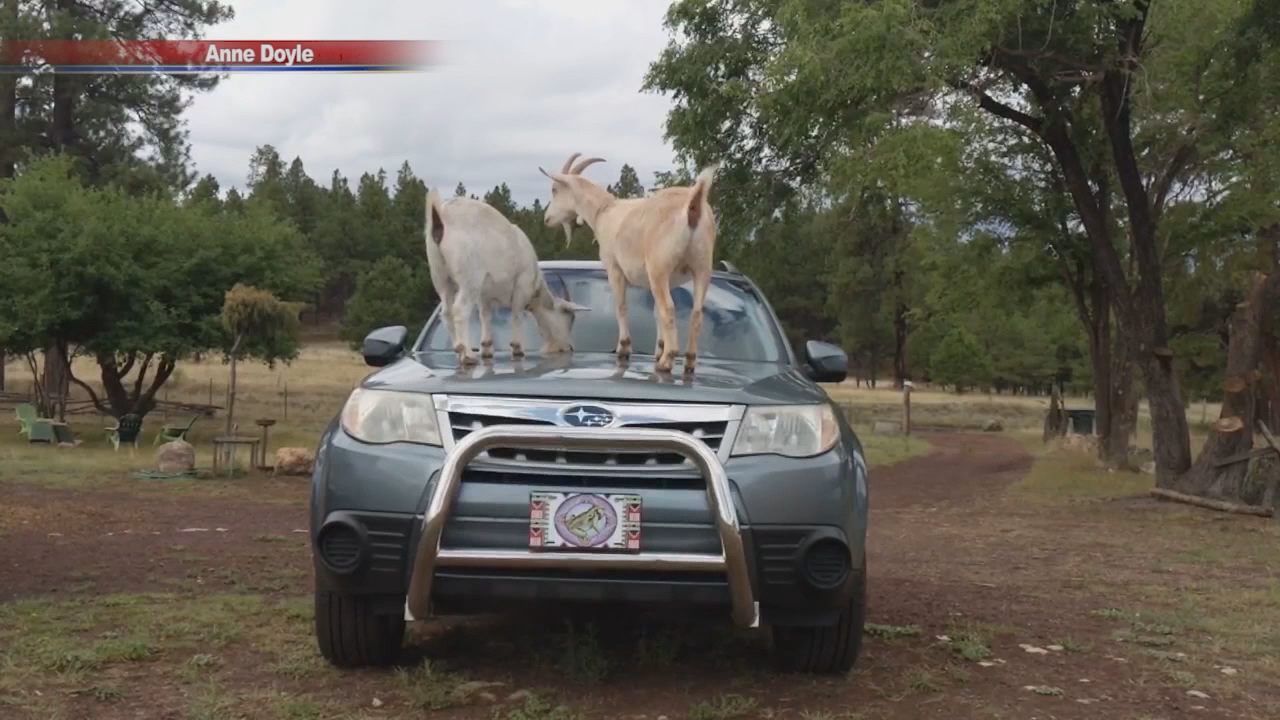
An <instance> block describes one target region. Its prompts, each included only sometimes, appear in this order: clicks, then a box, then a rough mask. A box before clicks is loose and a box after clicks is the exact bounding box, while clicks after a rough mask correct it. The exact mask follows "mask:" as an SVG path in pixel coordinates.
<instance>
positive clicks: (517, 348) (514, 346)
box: [511, 343, 524, 358]
mask: <svg viewBox="0 0 1280 720" xmlns="http://www.w3.org/2000/svg"><path fill="white" fill-rule="evenodd" d="M511 357H513V358H518V357H524V346H523V345H521V344H520V343H511Z"/></svg>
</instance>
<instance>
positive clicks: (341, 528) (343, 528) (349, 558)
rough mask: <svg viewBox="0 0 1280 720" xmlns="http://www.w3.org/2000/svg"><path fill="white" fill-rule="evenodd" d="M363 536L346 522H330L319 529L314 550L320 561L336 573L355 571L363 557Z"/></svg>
mask: <svg viewBox="0 0 1280 720" xmlns="http://www.w3.org/2000/svg"><path fill="white" fill-rule="evenodd" d="M364 546H365V539H364V534H363V533H362V532H360V530H359V529H358V528H356V527H355V526H353V525H350V524H348V523H346V522H341V521H339V522H331V523H329V524H328V525H325V526H324V527H323V528H321V529H320V537H319V538H317V540H316V548H317V550H318V551H319V553H320V561H321V562H323V563H324V564H325V566H326V567H328V568H329V569H330V570H332V571H334V572H337V573H348V572H351V571H352V570H355V569H356V567H357V566H358V565H359V564H360V561H361V559H362V558H363V555H364Z"/></svg>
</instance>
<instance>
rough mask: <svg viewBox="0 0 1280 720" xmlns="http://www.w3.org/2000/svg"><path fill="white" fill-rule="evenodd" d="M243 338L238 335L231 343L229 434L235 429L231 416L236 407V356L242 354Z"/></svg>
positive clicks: (228, 388) (227, 431)
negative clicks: (241, 342)
mask: <svg viewBox="0 0 1280 720" xmlns="http://www.w3.org/2000/svg"><path fill="white" fill-rule="evenodd" d="M241 339H242V337H241V336H237V337H236V341H235V342H234V343H232V345H231V353H230V356H231V379H230V381H229V382H228V383H227V427H226V434H227V435H231V434H232V430H233V429H234V425H233V423H232V418H231V416H232V414H233V413H234V412H235V409H236V356H237V355H239V354H240V341H241Z"/></svg>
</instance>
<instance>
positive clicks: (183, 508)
mask: <svg viewBox="0 0 1280 720" xmlns="http://www.w3.org/2000/svg"><path fill="white" fill-rule="evenodd" d="M929 441H930V443H931V444H932V446H933V448H934V449H933V451H932V452H931V453H930V454H928V455H926V456H923V457H919V458H916V459H913V460H908V461H906V462H903V463H901V464H899V465H896V466H892V467H889V468H884V469H879V470H875V471H873V474H872V488H871V502H872V510H871V538H870V544H869V558H868V562H869V567H870V584H869V592H870V599H869V609H868V621H869V623H871V624H870V625H869V626H868V630H867V633H868V637H867V643H866V645H865V650H864V655H863V656H862V658H861V659H860V661H859V663H858V667H857V668H856V669H855V671H854V673H853V674H852V675H851V677H849V678H838V679H826V678H821V679H814V678H806V677H794V676H783V675H777V674H774V673H773V672H772V671H771V670H770V669H769V667H768V665H767V664H766V663H765V661H764V659H763V654H764V647H763V643H764V642H767V640H764V639H761V638H759V637H757V636H752V637H746V638H744V637H740V636H739V635H738V634H736V633H732V632H727V631H724V630H722V629H720V628H703V627H696V628H675V629H672V628H663V627H657V628H656V629H655V627H654V626H652V625H650V624H636V625H632V624H624V625H619V626H617V627H611V626H600V627H599V628H596V627H595V626H588V627H587V628H586V629H585V630H584V629H583V628H582V627H570V628H564V627H561V626H554V627H531V626H529V625H528V624H524V625H519V624H516V623H517V622H518V621H517V620H511V619H508V620H494V621H483V620H482V621H478V622H476V623H467V624H461V625H457V626H451V627H445V626H427V627H421V628H415V630H414V635H413V636H414V639H415V645H416V647H415V651H414V652H413V653H412V656H413V657H414V658H421V657H424V656H425V657H426V658H430V660H429V661H428V662H427V663H426V664H418V665H414V666H411V667H408V668H406V669H404V670H401V671H399V672H354V673H341V672H339V671H336V670H333V669H331V668H328V667H327V666H325V665H324V664H323V663H322V662H321V661H319V660H318V659H317V657H316V654H315V650H314V643H313V641H312V640H311V633H310V626H309V621H310V617H309V602H308V595H307V590H308V587H309V583H310V569H309V566H310V561H309V550H308V547H307V542H306V535H305V532H304V528H306V507H305V505H306V495H307V488H306V484H305V482H304V481H298V480H293V481H287V480H262V481H259V482H260V483H261V484H260V485H258V486H256V487H255V488H254V490H253V493H254V496H255V499H254V500H253V501H249V500H247V499H245V498H244V497H243V496H240V497H222V496H217V495H206V494H200V493H193V492H190V491H187V490H178V489H174V490H167V489H166V488H164V487H162V486H155V487H150V488H147V490H146V491H145V492H142V493H139V492H135V491H133V490H131V489H130V488H128V487H124V488H122V487H121V486H120V485H119V484H115V485H113V486H112V489H111V490H94V491H84V490H65V489H52V488H47V487H42V486H39V485H33V484H21V483H12V482H10V483H4V484H2V485H0V488H3V490H4V501H3V513H0V546H3V548H4V552H3V555H2V558H3V559H0V716H4V717H8V715H6V712H7V711H6V708H10V709H12V710H14V711H15V717H33V718H35V717H39V718H48V717H55V716H56V715H55V714H54V713H61V714H62V715H63V716H65V717H74V718H82V717H95V718H96V717H101V718H116V717H120V718H208V719H210V720H223V719H226V720H230V719H231V718H259V717H261V718H290V719H298V720H301V719H303V718H317V719H318V718H357V717H358V718H401V717H403V718H408V717H423V716H424V714H429V716H430V717H459V718H462V717H474V718H491V717H496V718H511V719H512V720H525V719H532V718H548V719H549V718H562V719H563V718H569V717H576V716H575V715H572V714H568V712H569V710H570V709H571V710H572V711H573V712H576V713H578V715H577V716H580V717H584V718H586V717H600V718H619V717H634V718H649V719H650V720H652V719H655V718H662V717H667V718H672V719H674V718H680V717H689V718H701V719H702V720H716V719H721V718H734V717H743V718H747V717H752V718H754V717H760V718H781V717H794V718H802V719H804V720H824V719H828V718H830V719H834V718H855V717H858V718H925V717H938V718H1006V717H1007V718H1061V719H1066V718H1099V717H1107V718H1135V719H1136V718H1164V717H1181V716H1183V715H1187V716H1190V717H1197V718H1201V717H1203V718H1208V717H1224V718H1225V717H1232V718H1240V717H1265V716H1266V713H1268V712H1271V710H1272V709H1274V708H1276V707H1277V706H1276V705H1273V704H1272V702H1273V701H1275V698H1271V697H1261V698H1257V702H1248V701H1246V700H1235V701H1232V702H1227V701H1225V700H1221V699H1220V698H1218V697H1217V696H1216V695H1217V690H1215V692H1214V695H1210V694H1209V693H1203V694H1204V695H1206V696H1208V697H1199V696H1198V695H1196V694H1192V695H1188V694H1187V691H1188V690H1192V691H1193V693H1195V692H1198V691H1195V690H1194V687H1198V686H1197V685H1196V681H1197V677H1195V674H1194V673H1185V672H1184V671H1182V670H1180V669H1179V668H1180V667H1181V666H1179V665H1178V663H1179V662H1180V661H1179V660H1178V655H1179V651H1178V647H1181V646H1180V645H1179V644H1178V643H1179V642H1180V636H1179V635H1178V633H1179V632H1180V629H1179V628H1178V627H1174V626H1170V627H1166V628H1163V629H1162V628H1161V627H1145V626H1142V624H1141V623H1140V622H1139V620H1138V619H1137V616H1136V615H1132V614H1131V613H1129V611H1127V610H1125V609H1124V608H1125V607H1127V605H1126V603H1128V602H1131V599H1129V598H1125V597H1124V596H1123V595H1122V594H1117V590H1116V588H1115V587H1113V586H1104V585H1099V584H1097V583H1099V582H1103V579H1102V578H1103V576H1101V575H1094V574H1091V571H1090V570H1089V568H1091V567H1096V565H1097V563H1099V562H1104V563H1105V562H1107V559H1106V554H1107V553H1108V552H1110V550H1109V548H1111V547H1112V543H1114V542H1116V540H1115V539H1114V538H1113V539H1111V540H1107V539H1106V534H1105V531H1104V530H1102V529H1101V528H1100V526H1099V525H1098V524H1097V523H1100V522H1101V521H1100V520H1097V521H1095V520H1091V519H1090V516H1089V515H1088V514H1080V513H1074V514H1070V515H1064V514H1061V513H1057V512H1046V511H1044V510H1040V509H1035V508H1019V507H1018V506H1016V505H1015V506H1011V505H1010V503H1009V502H1007V501H1005V500H1004V499H1003V497H1004V494H1005V492H1006V489H1007V488H1008V487H1009V485H1010V484H1011V483H1014V482H1016V481H1018V480H1019V479H1020V478H1022V477H1023V476H1024V475H1025V474H1026V473H1027V472H1028V470H1029V469H1030V467H1031V464H1032V460H1031V457H1030V456H1029V455H1028V454H1027V452H1026V451H1025V450H1024V449H1023V447H1022V446H1021V445H1020V444H1019V443H1018V442H1016V441H1015V440H1012V439H1010V438H1007V437H1003V436H1000V435H996V434H990V435H975V434H963V435H961V434H955V435H934V436H931V437H930V438H929ZM136 482H139V483H140V482H147V481H136ZM151 482H156V481H151ZM157 593H163V595H156V594H157ZM170 593H171V594H170ZM110 598H117V600H116V601H115V602H114V604H112V603H104V602H100V601H103V600H105V599H110ZM104 605H105V606H107V607H110V608H113V609H111V610H110V611H108V610H107V609H104ZM33 618H37V619H38V620H37V619H33ZM60 618H75V621H74V622H70V625H71V627H70V629H67V628H66V627H63V626H62V624H60V623H61V621H60V620H59V619H60ZM10 622H11V623H14V624H15V629H16V630H17V632H14V631H12V630H11V631H10V634H9V635H8V637H7V638H6V636H5V635H4V633H5V632H6V631H5V629H4V628H3V625H4V624H5V623H10ZM26 622H31V623H34V624H33V625H31V626H30V627H28V626H26V625H22V626H21V627H18V626H17V624H18V623H26ZM1151 624H1152V623H1148V625H1151ZM158 625H159V626H163V628H161V629H157V627H155V626H158ZM615 625H617V624H616V623H615ZM173 626H177V628H178V629H176V630H174V629H172V627H173ZM164 628H169V630H166V629H164ZM1164 630H1169V631H1168V632H1164ZM224 631H225V632H224ZM1125 632H1128V633H1130V634H1133V633H1139V635H1141V636H1143V637H1151V638H1157V639H1153V640H1151V641H1150V642H1149V643H1138V644H1134V643H1132V642H1125V641H1124V640H1123V639H1122V638H1121V634H1122V633H1125ZM219 633H222V634H219ZM1144 633H1145V634H1144ZM134 635H136V636H137V638H138V639H137V641H136V642H137V647H140V648H144V649H145V651H144V650H143V649H137V650H135V651H134V652H133V653H132V654H130V653H128V652H123V653H122V652H120V651H119V645H120V644H121V643H122V642H124V641H125V640H127V639H128V638H130V637H133V636H134ZM20 636H21V637H20ZM1162 637H1168V638H1172V639H1170V640H1168V642H1166V641H1165V640H1161V639H1158V638H1162ZM22 638H26V640H25V641H23V642H18V641H19V640H21V639H22ZM32 638H34V639H32ZM104 638H105V639H104ZM6 639H7V640H8V641H10V643H11V644H10V648H9V649H7V650H6V649H5V648H4V645H5V642H6ZM104 647H109V648H114V649H115V650H116V651H117V652H116V654H111V652H109V651H108V650H104V649H103V648H104ZM15 648H16V649H15ZM49 648H54V649H53V650H50V649H49ZM5 653H8V654H7V656H6V655H5ZM95 653H97V654H96V655H95ZM1183 656H1184V657H1186V654H1185V653H1183ZM85 657H89V658H90V659H89V660H84V658H85ZM67 658H73V659H74V658H80V659H81V660H84V662H83V663H82V665H83V667H81V666H80V665H76V664H75V663H74V662H73V661H71V660H67ZM440 658H447V660H446V661H445V662H444V663H442V662H441V660H440ZM68 663H71V665H70V668H68ZM1215 667H1216V666H1215ZM1179 672H1183V675H1181V676H1179V675H1178V674H1177V673H1179ZM1209 672H1213V671H1209ZM1188 674H1190V675H1192V677H1190V678H1188V677H1187V675H1188ZM1220 679H1221V678H1220V677H1219V678H1215V680H1220ZM1193 686H1194V687H1193ZM1238 690H1239V692H1240V693H1241V694H1242V696H1243V697H1245V698H1250V697H1253V695H1252V694H1257V693H1270V692H1272V688H1271V686H1269V685H1267V686H1255V685H1252V684H1250V682H1249V681H1248V680H1247V679H1246V680H1245V681H1244V682H1243V684H1241V685H1240V686H1239V687H1238ZM1251 693H1252V694H1251ZM1236 697H1239V696H1236ZM560 704H564V705H565V706H567V709H561V710H556V707H557V706H558V705H560ZM521 713H522V714H521ZM557 713H560V714H557Z"/></svg>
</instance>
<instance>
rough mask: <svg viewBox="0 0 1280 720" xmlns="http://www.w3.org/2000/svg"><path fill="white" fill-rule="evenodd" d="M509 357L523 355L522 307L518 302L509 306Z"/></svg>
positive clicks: (520, 356)
mask: <svg viewBox="0 0 1280 720" xmlns="http://www.w3.org/2000/svg"><path fill="white" fill-rule="evenodd" d="M511 357H512V358H522V357H524V308H523V307H521V306H520V303H515V304H513V305H512V306H511Z"/></svg>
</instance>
